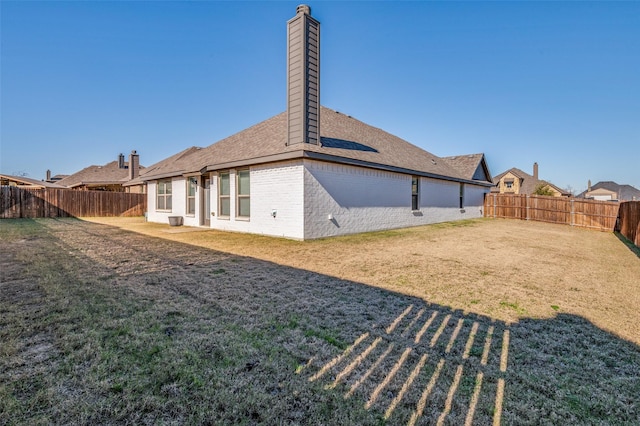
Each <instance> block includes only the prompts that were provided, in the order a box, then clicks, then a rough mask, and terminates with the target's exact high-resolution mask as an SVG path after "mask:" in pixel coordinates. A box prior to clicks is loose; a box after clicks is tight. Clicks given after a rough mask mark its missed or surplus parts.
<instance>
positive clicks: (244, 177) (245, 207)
mask: <svg viewBox="0 0 640 426" xmlns="http://www.w3.org/2000/svg"><path fill="white" fill-rule="evenodd" d="M249 176H250V174H249V169H246V170H238V173H237V174H236V194H237V200H238V201H237V203H236V206H237V208H236V216H237V217H243V218H248V217H249V216H250V213H251V208H250V207H251V206H250V205H251V189H250V182H249Z"/></svg>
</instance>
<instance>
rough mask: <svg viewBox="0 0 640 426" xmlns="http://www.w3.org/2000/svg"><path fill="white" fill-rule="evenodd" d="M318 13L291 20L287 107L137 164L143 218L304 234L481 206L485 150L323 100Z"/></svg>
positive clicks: (471, 214)
mask: <svg viewBox="0 0 640 426" xmlns="http://www.w3.org/2000/svg"><path fill="white" fill-rule="evenodd" d="M319 25H320V24H319V23H318V21H316V20H315V19H314V18H312V17H311V16H310V9H309V7H308V6H305V5H301V6H298V8H297V14H296V16H295V17H293V18H292V19H291V20H289V22H288V61H287V67H288V68H287V84H288V90H287V96H288V102H287V106H288V109H287V111H285V112H283V113H281V114H278V115H276V116H274V117H272V118H269V119H267V120H265V121H263V122H261V123H258V124H256V125H254V126H252V127H250V128H248V129H246V130H243V131H241V132H239V133H236V134H235V135H232V136H230V137H228V138H226V139H223V140H221V141H219V142H217V143H214V144H213V145H210V146H208V147H206V148H197V147H191V148H188V149H186V150H184V151H182V152H179V153H177V154H175V155H174V156H172V157H170V158H168V159H166V160H163V161H161V162H159V163H157V164H155V165H153V166H150V167H148V168H147V169H145V170H144V171H142V172H141V175H140V178H139V179H136V180H134V181H132V182H131V183H136V184H137V183H140V182H145V183H146V184H147V189H148V191H147V193H148V213H147V217H148V220H149V221H153V222H162V223H167V222H168V221H169V218H170V217H173V216H179V217H181V218H182V219H183V222H184V224H185V225H190V226H207V227H211V228H215V229H220V230H227V231H239V232H248V233H255V234H266V235H273V236H283V237H288V238H295V239H313V238H321V237H328V236H334V235H342V234H350V233H357V232H367V231H374V230H382V229H391V228H400V227H408V226H415V225H422V224H428V223H435V222H443V221H451V220H458V219H466V218H475V217H481V216H482V207H483V202H484V196H485V194H486V193H488V192H489V191H490V188H491V186H492V183H491V175H490V173H489V169H488V167H487V164H486V161H485V158H484V155H482V154H475V155H472V156H458V157H449V158H440V157H437V156H435V155H433V154H431V153H429V152H427V151H425V150H423V149H421V148H419V147H417V146H415V145H412V144H410V143H409V142H407V141H405V140H402V139H400V138H398V137H396V136H394V135H392V134H389V133H387V132H385V131H383V130H381V129H379V128H376V127H372V126H370V125H368V124H365V123H363V122H361V121H359V120H356V119H355V118H353V117H351V116H349V115H346V114H343V113H340V112H337V111H334V110H331V109H328V108H325V107H321V106H320V101H319V95H320V93H319V57H320V52H319V42H320V40H319Z"/></svg>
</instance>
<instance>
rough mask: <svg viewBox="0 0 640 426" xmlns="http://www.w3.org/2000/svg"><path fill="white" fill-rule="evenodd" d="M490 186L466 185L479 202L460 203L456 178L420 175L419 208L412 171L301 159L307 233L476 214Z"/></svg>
mask: <svg viewBox="0 0 640 426" xmlns="http://www.w3.org/2000/svg"><path fill="white" fill-rule="evenodd" d="M487 191H488V189H486V188H483V187H475V186H473V185H465V196H467V197H469V200H468V202H471V200H472V201H473V202H475V203H478V204H477V205H475V206H472V205H471V204H468V205H465V208H464V212H463V211H462V210H461V209H460V208H459V202H460V198H459V197H460V186H459V183H457V182H447V181H441V180H437V179H429V178H421V179H420V210H419V211H418V212H413V211H411V176H410V175H404V174H400V173H391V172H383V171H375V170H369V169H365V168H362V167H355V166H345V165H338V164H332V163H322V162H318V161H313V160H305V233H304V238H305V239H312V238H320V237H326V236H333V235H343V234H351V233H356V232H368V231H375V230H382V229H392V228H402V227H408V226H416V225H422V224H428V223H436V222H444V221H450V220H458V219H464V218H472V217H480V216H481V213H480V209H481V207H482V198H481V197H479V196H478V195H479V193H480V192H481V193H484V192H487Z"/></svg>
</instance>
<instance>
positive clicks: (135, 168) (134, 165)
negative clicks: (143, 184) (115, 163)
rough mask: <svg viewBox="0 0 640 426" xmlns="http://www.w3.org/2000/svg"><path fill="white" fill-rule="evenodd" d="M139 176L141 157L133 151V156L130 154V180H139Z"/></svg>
mask: <svg viewBox="0 0 640 426" xmlns="http://www.w3.org/2000/svg"><path fill="white" fill-rule="evenodd" d="M120 155H122V154H120ZM123 157H124V155H123ZM139 174H140V156H139V155H138V153H137V152H136V151H135V150H133V151H131V154H129V180H131V179H135V178H137V177H138V175H139Z"/></svg>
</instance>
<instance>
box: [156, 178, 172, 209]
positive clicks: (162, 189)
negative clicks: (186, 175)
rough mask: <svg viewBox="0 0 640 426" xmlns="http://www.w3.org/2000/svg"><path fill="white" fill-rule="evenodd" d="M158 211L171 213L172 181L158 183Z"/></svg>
mask: <svg viewBox="0 0 640 426" xmlns="http://www.w3.org/2000/svg"><path fill="white" fill-rule="evenodd" d="M156 195H157V200H156V210H165V211H171V180H160V181H158V188H157V190H156Z"/></svg>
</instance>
